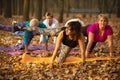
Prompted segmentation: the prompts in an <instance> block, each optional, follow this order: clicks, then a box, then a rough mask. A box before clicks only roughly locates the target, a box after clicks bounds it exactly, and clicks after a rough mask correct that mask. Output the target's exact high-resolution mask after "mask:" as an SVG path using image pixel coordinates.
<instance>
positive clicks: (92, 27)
mask: <svg viewBox="0 0 120 80" xmlns="http://www.w3.org/2000/svg"><path fill="white" fill-rule="evenodd" d="M98 28H99V24H98V23H94V24H91V25H89V26H88V28H87V31H88V32H93V33H94V32H95V31H97V30H98Z"/></svg>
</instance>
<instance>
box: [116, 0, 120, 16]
mask: <svg viewBox="0 0 120 80" xmlns="http://www.w3.org/2000/svg"><path fill="white" fill-rule="evenodd" d="M117 2H118V3H117V7H118V8H117V17H119V18H120V6H119V5H120V0H117Z"/></svg>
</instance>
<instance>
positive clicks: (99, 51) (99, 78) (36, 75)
mask: <svg viewBox="0 0 120 80" xmlns="http://www.w3.org/2000/svg"><path fill="white" fill-rule="evenodd" d="M114 31H115V34H114V36H115V37H114V48H113V50H114V55H115V56H120V46H119V45H120V43H119V42H120V31H119V26H117V27H114ZM18 39H21V37H19V36H13V35H12V34H11V32H7V31H3V30H0V46H14V45H15V44H16V43H17V41H18ZM36 40H37V41H38V40H39V38H38V37H35V38H34V39H33V41H36ZM36 44H37V42H36ZM106 47H107V44H104V45H103V46H100V47H96V48H95V51H96V52H95V54H94V57H96V56H102V57H104V56H108V55H109V54H108V50H107V49H106ZM7 53H8V52H5V51H0V80H120V58H119V59H116V60H98V61H92V62H85V63H84V64H83V63H81V62H80V63H71V64H57V63H54V64H53V65H51V64H46V63H42V64H33V63H29V64H22V63H21V62H20V59H21V56H22V55H16V56H11V55H9V54H7ZM73 56H78V55H73Z"/></svg>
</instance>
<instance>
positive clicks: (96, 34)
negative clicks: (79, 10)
mask: <svg viewBox="0 0 120 80" xmlns="http://www.w3.org/2000/svg"><path fill="white" fill-rule="evenodd" d="M108 22H109V21H108V18H107V16H106V15H105V14H100V15H99V16H98V22H97V23H94V24H91V25H89V26H87V27H86V29H84V30H83V34H84V36H87V43H86V51H85V54H86V57H89V54H90V53H91V52H92V50H93V48H94V47H95V45H96V43H97V42H104V41H105V40H107V41H108V47H109V55H110V57H113V48H112V47H113V30H112V27H111V26H110V25H108Z"/></svg>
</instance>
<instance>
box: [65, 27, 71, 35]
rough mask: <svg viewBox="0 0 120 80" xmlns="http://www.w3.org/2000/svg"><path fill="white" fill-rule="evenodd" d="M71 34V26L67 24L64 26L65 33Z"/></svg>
mask: <svg viewBox="0 0 120 80" xmlns="http://www.w3.org/2000/svg"><path fill="white" fill-rule="evenodd" d="M70 34H72V31H71V28H70V26H69V25H67V26H66V35H70Z"/></svg>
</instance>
